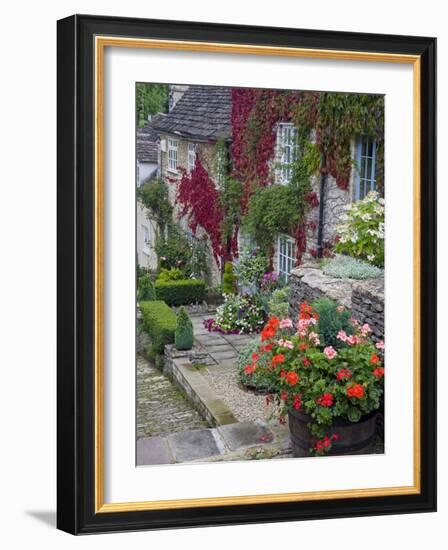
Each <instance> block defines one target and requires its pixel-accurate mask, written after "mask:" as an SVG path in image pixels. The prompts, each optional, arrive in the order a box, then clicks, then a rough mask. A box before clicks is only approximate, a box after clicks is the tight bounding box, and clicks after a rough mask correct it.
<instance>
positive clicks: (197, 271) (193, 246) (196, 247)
mask: <svg viewBox="0 0 448 550" xmlns="http://www.w3.org/2000/svg"><path fill="white" fill-rule="evenodd" d="M189 245H190V252H191V255H190V258H189V259H188V262H187V265H186V267H185V273H186V274H187V275H188V276H189V277H194V278H195V279H203V280H204V281H206V282H208V281H209V279H210V267H209V263H208V245H207V240H206V239H205V238H204V239H198V238H196V237H192V238H191V239H189Z"/></svg>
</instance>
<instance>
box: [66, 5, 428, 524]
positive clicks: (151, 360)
mask: <svg viewBox="0 0 448 550" xmlns="http://www.w3.org/2000/svg"><path fill="white" fill-rule="evenodd" d="M435 56H436V41H435V39H433V38H423V37H407V36H392V35H388V36H386V35H368V34H356V33H344V32H333V31H316V30H298V29H284V28H263V27H247V26H236V25H235V26H234V25H218V24H212V23H207V24H206V23H191V22H178V21H158V20H140V19H126V18H111V17H97V16H88V15H75V16H72V17H69V18H66V19H63V20H61V21H59V22H58V527H59V528H60V529H62V530H65V531H67V532H70V533H73V534H81V533H96V532H109V531H123V530H136V529H158V528H168V527H187V526H190V527H191V526H202V525H228V524H237V523H249V522H269V521H291V520H303V519H315V518H331V517H350V516H361V515H378V514H392V513H411V512H425V511H428V512H429V511H434V510H435V506H436V504H435V503H436V414H435V411H436V391H435V380H436V371H435V368H436V352H435V349H436V346H435V338H436V336H435V334H436V234H435V212H436V209H435V200H436V199H435V184H436V176H435V150H436V149H435V139H436V136H435V128H436V126H435V107H436V104H435V74H436V73H435V70H436V57H435Z"/></svg>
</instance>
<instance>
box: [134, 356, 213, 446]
mask: <svg viewBox="0 0 448 550" xmlns="http://www.w3.org/2000/svg"><path fill="white" fill-rule="evenodd" d="M207 427H208V425H207V423H206V422H205V420H203V419H202V417H201V416H200V415H199V413H198V412H197V411H196V410H195V409H194V408H193V407H192V406H191V405H190V403H189V402H188V401H187V400H186V399H185V397H184V396H183V394H182V393H181V392H180V391H179V390H178V389H177V388H176V387H175V386H174V385H173V384H172V383H171V381H170V380H169V379H168V378H167V377H166V376H164V375H163V374H162V373H161V372H160V371H159V370H158V369H157V368H156V367H155V366H154V365H152V364H151V363H149V362H148V361H147V360H146V359H144V358H143V357H141V356H140V355H137V439H141V438H142V437H152V436H155V435H162V434H172V433H174V432H182V431H185V430H194V429H199V428H207Z"/></svg>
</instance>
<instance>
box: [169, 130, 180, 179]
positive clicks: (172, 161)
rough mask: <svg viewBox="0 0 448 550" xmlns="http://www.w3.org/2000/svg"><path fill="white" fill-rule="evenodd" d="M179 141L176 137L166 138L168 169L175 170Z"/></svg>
mask: <svg viewBox="0 0 448 550" xmlns="http://www.w3.org/2000/svg"><path fill="white" fill-rule="evenodd" d="M178 146H179V141H178V140H177V139H172V138H168V170H169V171H170V172H177V149H178Z"/></svg>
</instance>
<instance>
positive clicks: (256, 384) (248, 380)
mask: <svg viewBox="0 0 448 550" xmlns="http://www.w3.org/2000/svg"><path fill="white" fill-rule="evenodd" d="M258 348H259V342H258V341H257V340H254V341H253V342H251V343H250V344H247V346H244V348H242V349H241V351H240V352H239V353H238V362H237V370H238V379H239V381H240V383H241V384H242V385H243V386H246V387H248V388H253V389H255V390H257V391H259V392H262V393H265V392H266V393H268V392H269V391H272V390H273V389H274V388H273V387H272V385H271V384H270V382H269V378H268V377H267V376H266V369H267V365H264V364H263V366H264V367H265V368H260V369H258V368H257V369H255V370H254V372H246V367H247V365H251V364H253V362H254V360H253V357H252V356H253V354H254V353H256V354H257V356H258V355H259V354H258ZM258 361H259V362H263V356H260V358H259V359H258Z"/></svg>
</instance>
